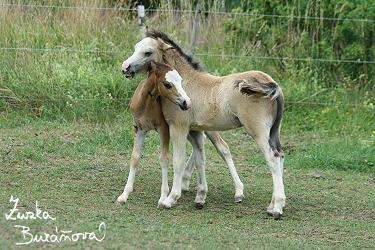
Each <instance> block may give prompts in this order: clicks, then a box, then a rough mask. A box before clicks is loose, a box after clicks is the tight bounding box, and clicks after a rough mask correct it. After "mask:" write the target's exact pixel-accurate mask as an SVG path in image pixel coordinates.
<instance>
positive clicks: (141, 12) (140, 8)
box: [137, 5, 146, 38]
mask: <svg viewBox="0 0 375 250" xmlns="http://www.w3.org/2000/svg"><path fill="white" fill-rule="evenodd" d="M137 10H138V24H139V33H140V35H141V37H142V38H143V37H144V36H145V29H146V27H145V6H144V5H138V6H137Z"/></svg>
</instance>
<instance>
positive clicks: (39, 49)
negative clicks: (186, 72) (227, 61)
mask: <svg viewBox="0 0 375 250" xmlns="http://www.w3.org/2000/svg"><path fill="white" fill-rule="evenodd" d="M1 5H2V7H3V8H4V7H28V8H46V9H83V10H102V11H103V10H105V11H137V9H136V8H113V7H90V6H55V5H35V4H5V3H4V2H2V4H1ZM146 12H149V13H152V12H175V13H195V11H194V10H163V9H146ZM202 13H204V14H208V15H228V16H229V15H230V16H232V15H239V16H250V17H257V18H286V19H306V20H322V21H325V20H327V21H348V22H363V23H365V22H367V23H375V20H368V19H352V18H330V17H312V16H288V15H272V14H251V13H239V12H213V11H202ZM0 51H33V52H38V51H39V52H54V53H118V54H132V53H133V52H132V51H118V50H78V49H53V48H6V47H0ZM195 56H198V57H231V58H245V59H267V60H291V61H310V62H326V63H357V64H375V61H362V60H360V59H358V60H339V59H332V60H327V59H319V58H291V57H271V56H239V55H232V54H202V53H201V54H199V53H197V54H195ZM7 92H8V91H7ZM0 93H1V91H0ZM0 98H8V99H9V98H10V99H12V97H9V96H1V95H0ZM16 100H17V101H21V102H22V101H24V102H26V101H32V99H29V98H24V99H18V98H16V99H14V101H16ZM129 100H131V98H101V99H89V98H79V99H67V100H66V101H72V102H81V101H115V102H121V101H129ZM46 101H53V100H46ZM285 103H286V104H291V105H295V104H299V105H321V106H352V107H357V106H363V104H342V103H340V104H338V103H325V102H301V101H299V102H285Z"/></svg>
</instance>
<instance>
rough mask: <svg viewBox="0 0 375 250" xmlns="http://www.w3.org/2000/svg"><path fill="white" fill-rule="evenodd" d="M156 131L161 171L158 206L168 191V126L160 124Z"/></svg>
mask: <svg viewBox="0 0 375 250" xmlns="http://www.w3.org/2000/svg"><path fill="white" fill-rule="evenodd" d="M158 133H159V136H160V146H161V147H160V148H161V151H160V158H159V162H160V166H161V172H162V184H161V190H160V191H161V196H160V199H159V202H158V206H161V203H162V202H163V201H164V200H165V199H166V198H167V196H168V193H169V186H168V167H169V159H168V158H169V157H168V155H169V141H170V135H169V127H168V125H167V124H165V126H160V128H159V129H158Z"/></svg>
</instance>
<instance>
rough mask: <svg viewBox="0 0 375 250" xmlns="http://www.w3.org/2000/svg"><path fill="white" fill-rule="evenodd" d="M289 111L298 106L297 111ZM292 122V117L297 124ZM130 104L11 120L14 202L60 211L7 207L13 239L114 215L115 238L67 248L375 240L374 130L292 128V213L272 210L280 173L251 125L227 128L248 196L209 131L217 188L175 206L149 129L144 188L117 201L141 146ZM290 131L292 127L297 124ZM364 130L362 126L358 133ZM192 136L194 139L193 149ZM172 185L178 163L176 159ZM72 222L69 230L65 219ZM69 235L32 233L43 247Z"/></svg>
mask: <svg viewBox="0 0 375 250" xmlns="http://www.w3.org/2000/svg"><path fill="white" fill-rule="evenodd" d="M287 115H288V113H286V116H287ZM289 125H291V124H289V123H284V127H288V126H289ZM130 128H131V120H130V117H129V116H128V117H127V118H126V119H124V120H121V121H120V120H118V121H116V122H114V123H112V124H110V125H109V124H91V123H61V122H50V121H29V122H28V124H25V125H20V126H16V127H14V128H12V129H5V128H2V129H0V134H1V136H0V141H1V142H2V144H1V145H2V146H1V148H0V156H1V164H0V165H1V167H0V171H1V179H0V186H1V189H2V190H4V192H2V193H1V195H0V199H1V204H3V206H2V209H1V210H2V211H1V212H2V214H3V215H5V214H6V213H9V209H11V208H12V207H13V205H14V204H13V203H10V202H9V199H10V197H11V195H13V196H14V197H15V198H19V199H20V204H19V207H20V211H24V212H25V211H35V202H36V201H38V207H39V208H40V209H42V210H43V211H48V212H49V213H50V215H51V216H52V217H56V220H55V221H51V220H32V221H31V220H18V221H7V220H5V216H3V217H2V219H1V222H0V223H1V228H3V230H4V231H3V232H4V233H3V235H4V236H3V239H2V243H3V246H4V247H5V248H14V247H15V243H17V242H24V240H23V238H22V234H21V232H20V229H18V228H15V227H14V225H23V226H27V227H29V228H30V233H32V234H35V235H36V234H43V233H48V234H54V233H55V230H56V229H55V227H57V228H58V230H63V231H68V230H71V231H73V233H74V232H76V233H79V232H93V231H94V232H95V233H96V234H97V237H98V238H99V237H100V236H102V235H103V234H100V232H99V231H98V227H99V224H100V223H101V222H104V223H105V225H106V230H107V231H106V238H105V239H104V241H103V242H96V241H89V240H80V241H77V242H68V243H59V245H60V246H62V247H63V248H67V249H69V248H77V247H82V248H87V247H88V248H106V249H108V248H110V249H120V248H124V247H125V248H131V249H132V248H133V249H135V248H163V247H167V248H172V247H174V248H175V247H177V248H191V247H192V248H198V249H206V248H219V249H222V248H291V249H301V248H302V249H305V248H306V249H315V248H317V249H320V248H324V249H331V248H371V247H374V236H373V235H374V234H373V233H374V232H375V227H374V223H373V222H374V219H375V217H374V214H375V210H374V208H375V206H374V204H375V200H374V197H373V195H371V194H372V193H374V192H375V186H374V184H375V167H374V163H375V158H374V148H375V142H374V141H375V140H374V137H373V136H372V137H371V136H369V137H368V138H366V136H364V134H363V133H362V134H361V133H357V134H356V136H355V137H351V136H347V137H345V138H339V137H336V136H329V137H328V136H326V135H325V134H324V133H316V131H311V132H306V133H305V132H299V131H296V132H295V133H282V134H283V146H284V147H285V152H286V161H285V174H284V182H285V189H286V195H287V204H286V206H285V209H284V216H283V218H282V220H281V221H274V220H272V219H271V218H269V217H267V216H266V213H265V210H266V207H267V205H268V203H269V201H270V199H271V192H272V179H271V175H270V172H269V170H268V167H267V166H266V164H265V161H264V159H263V156H262V155H261V153H260V152H259V150H258V149H257V147H256V145H255V143H254V141H252V140H251V139H250V138H249V137H248V136H247V135H245V134H244V130H243V129H236V130H232V131H228V132H221V135H222V136H223V138H224V139H225V140H226V141H227V142H228V144H229V145H230V148H231V151H232V155H233V158H234V161H235V163H236V167H237V171H238V173H239V176H240V178H241V180H242V181H243V183H244V184H245V202H243V203H241V204H235V203H234V199H233V196H234V187H233V184H232V181H231V178H230V175H229V171H228V170H227V168H226V166H225V164H224V162H223V161H222V160H221V158H220V157H219V155H218V154H217V153H216V151H215V149H214V147H213V146H212V145H211V144H210V143H209V142H206V156H207V167H206V172H207V181H208V185H209V193H208V197H207V203H206V205H205V207H204V208H203V210H196V209H195V208H194V197H195V190H196V185H197V184H196V175H195V174H193V177H192V184H191V190H190V191H188V192H186V193H184V194H183V195H182V197H181V198H180V200H179V202H178V205H177V206H176V207H174V208H172V209H171V210H158V209H157V208H156V206H157V201H158V198H159V193H160V191H159V187H160V184H161V171H160V166H159V164H158V152H159V148H158V142H159V141H158V138H157V134H156V133H150V134H149V135H148V137H147V140H146V143H145V148H144V154H143V157H142V160H141V165H140V168H139V171H138V173H137V177H136V182H135V191H134V193H132V194H131V196H130V198H129V201H128V203H127V204H126V205H116V204H115V203H114V201H115V200H116V198H117V196H118V195H120V194H121V192H122V189H123V187H124V185H125V182H126V179H127V174H128V165H129V161H130V154H131V150H132V143H131V141H132V135H131V130H130ZM286 131H288V129H286ZM352 135H354V134H352ZM190 150H191V149H190V147H188V151H190ZM169 172H170V173H169V181H170V185H171V181H172V170H170V171H169ZM59 232H60V231H59ZM56 245H57V243H32V244H30V245H28V246H29V247H32V248H37V247H48V248H49V247H53V246H56Z"/></svg>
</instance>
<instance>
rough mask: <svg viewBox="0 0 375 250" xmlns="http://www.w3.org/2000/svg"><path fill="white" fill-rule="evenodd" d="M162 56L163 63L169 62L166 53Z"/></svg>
mask: <svg viewBox="0 0 375 250" xmlns="http://www.w3.org/2000/svg"><path fill="white" fill-rule="evenodd" d="M162 58H163V61H164V63H165V64H169V61H168V59H167V56H166V55H163V56H162Z"/></svg>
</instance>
